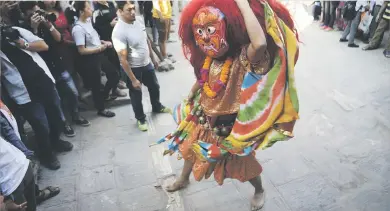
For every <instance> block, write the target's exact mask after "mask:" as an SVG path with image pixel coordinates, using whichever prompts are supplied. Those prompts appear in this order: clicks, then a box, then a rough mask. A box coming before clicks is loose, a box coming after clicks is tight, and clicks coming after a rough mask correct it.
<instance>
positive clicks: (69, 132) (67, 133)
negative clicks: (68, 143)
mask: <svg viewBox="0 0 390 211" xmlns="http://www.w3.org/2000/svg"><path fill="white" fill-rule="evenodd" d="M64 134H65V136H67V137H74V136H75V135H76V133H75V132H74V130H73V128H72V127H71V126H70V125H65V127H64Z"/></svg>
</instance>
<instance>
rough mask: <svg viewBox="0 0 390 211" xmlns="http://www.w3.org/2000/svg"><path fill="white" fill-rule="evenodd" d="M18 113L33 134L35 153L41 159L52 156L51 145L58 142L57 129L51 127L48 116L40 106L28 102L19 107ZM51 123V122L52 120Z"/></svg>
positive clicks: (53, 126)
mask: <svg viewBox="0 0 390 211" xmlns="http://www.w3.org/2000/svg"><path fill="white" fill-rule="evenodd" d="M19 111H20V113H21V114H22V115H23V117H24V118H25V119H26V120H27V121H28V123H29V124H30V125H31V127H32V129H33V130H34V133H35V142H36V144H37V152H38V154H39V157H40V158H41V159H48V158H51V157H52V156H53V147H52V146H53V144H56V142H57V141H58V140H59V134H60V132H59V129H58V126H57V127H56V126H55V124H53V125H51V124H50V123H49V122H51V121H49V116H48V115H47V114H46V112H45V108H44V106H43V105H42V104H40V103H36V102H30V103H27V104H24V105H20V106H19ZM52 121H53V120H52ZM61 128H62V127H61Z"/></svg>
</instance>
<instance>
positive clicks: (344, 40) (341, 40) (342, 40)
mask: <svg viewBox="0 0 390 211" xmlns="http://www.w3.org/2000/svg"><path fill="white" fill-rule="evenodd" d="M340 42H348V40H347V39H343V38H340Z"/></svg>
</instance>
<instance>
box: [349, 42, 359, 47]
mask: <svg viewBox="0 0 390 211" xmlns="http://www.w3.org/2000/svg"><path fill="white" fill-rule="evenodd" d="M348 47H350V48H359V45H356V44H355V43H351V44H348Z"/></svg>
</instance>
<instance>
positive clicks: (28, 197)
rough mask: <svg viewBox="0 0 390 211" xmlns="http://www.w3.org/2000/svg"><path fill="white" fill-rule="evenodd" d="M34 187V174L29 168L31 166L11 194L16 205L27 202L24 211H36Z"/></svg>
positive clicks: (35, 191)
mask: <svg viewBox="0 0 390 211" xmlns="http://www.w3.org/2000/svg"><path fill="white" fill-rule="evenodd" d="M37 191H38V190H36V185H35V179H34V173H33V170H32V168H31V165H30V166H29V167H28V169H27V172H26V174H25V176H24V178H23V181H22V182H21V183H20V185H19V187H18V188H16V190H15V191H14V192H13V193H12V195H11V196H12V197H13V200H14V202H15V203H16V204H22V203H24V202H27V209H26V211H36V210H37V202H36V194H37Z"/></svg>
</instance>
